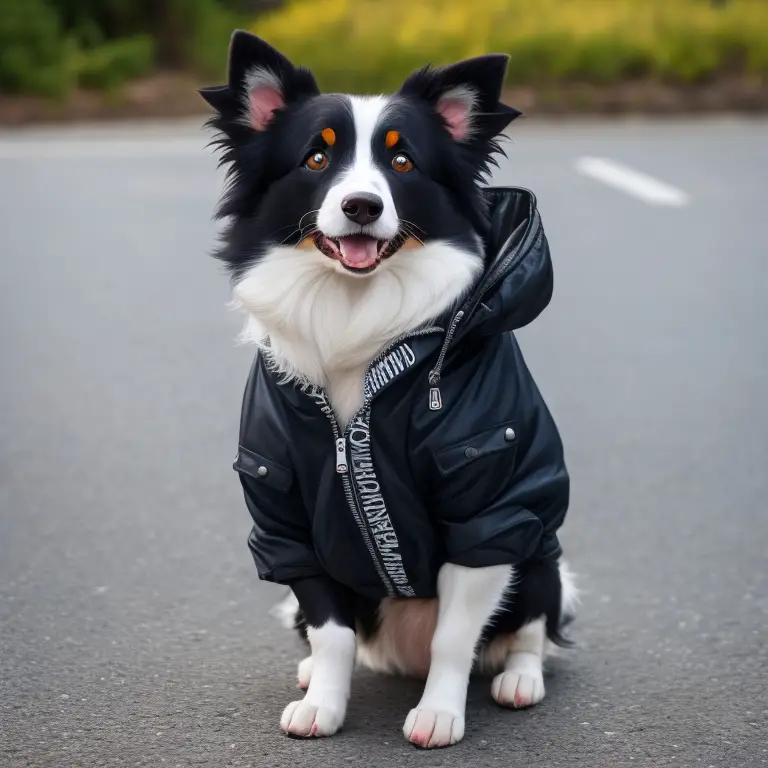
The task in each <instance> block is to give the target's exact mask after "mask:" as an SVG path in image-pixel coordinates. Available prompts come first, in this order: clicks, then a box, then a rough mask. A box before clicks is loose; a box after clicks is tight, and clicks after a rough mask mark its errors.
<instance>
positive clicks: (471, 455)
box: [464, 447, 480, 459]
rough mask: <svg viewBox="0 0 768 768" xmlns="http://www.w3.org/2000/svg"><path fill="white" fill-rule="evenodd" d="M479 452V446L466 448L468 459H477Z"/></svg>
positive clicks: (465, 452) (465, 453)
mask: <svg viewBox="0 0 768 768" xmlns="http://www.w3.org/2000/svg"><path fill="white" fill-rule="evenodd" d="M479 453H480V451H478V450H477V448H471V447H470V448H466V449H465V450H464V455H465V456H466V457H467V458H468V459H476V458H477V456H478V454H479Z"/></svg>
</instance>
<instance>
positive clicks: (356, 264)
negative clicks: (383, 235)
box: [312, 232, 406, 275]
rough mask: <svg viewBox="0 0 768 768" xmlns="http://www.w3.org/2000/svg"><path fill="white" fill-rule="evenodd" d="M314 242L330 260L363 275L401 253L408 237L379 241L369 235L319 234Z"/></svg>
mask: <svg viewBox="0 0 768 768" xmlns="http://www.w3.org/2000/svg"><path fill="white" fill-rule="evenodd" d="M312 241H313V242H314V244H315V247H316V248H317V250H318V251H320V252H321V253H322V254H324V255H325V256H327V257H328V258H329V259H335V260H336V261H338V262H339V264H341V266H342V267H344V269H347V270H349V271H350V272H354V273H356V274H359V275H361V274H366V273H368V272H373V270H374V269H376V267H378V266H379V264H380V263H381V261H382V260H383V259H388V258H389V257H390V256H392V254H394V253H396V252H397V251H399V250H400V248H401V247H402V245H403V244H404V243H405V241H406V237H405V236H404V235H400V234H398V235H396V236H395V237H393V238H392V239H391V240H377V239H376V238H375V237H369V236H368V235H345V236H344V237H328V236H327V235H324V234H323V233H322V232H317V233H315V235H313V237H312Z"/></svg>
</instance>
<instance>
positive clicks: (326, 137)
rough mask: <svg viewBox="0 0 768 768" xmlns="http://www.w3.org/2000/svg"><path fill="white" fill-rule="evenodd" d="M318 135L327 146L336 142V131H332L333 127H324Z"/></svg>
mask: <svg viewBox="0 0 768 768" xmlns="http://www.w3.org/2000/svg"><path fill="white" fill-rule="evenodd" d="M320 135H321V136H322V137H323V141H324V142H325V143H326V144H327V145H328V146H329V147H332V146H333V145H334V144H335V143H336V131H334V130H333V128H325V129H324V130H323V131H321V133H320Z"/></svg>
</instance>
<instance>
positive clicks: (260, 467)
mask: <svg viewBox="0 0 768 768" xmlns="http://www.w3.org/2000/svg"><path fill="white" fill-rule="evenodd" d="M232 467H233V469H234V470H235V471H236V472H240V473H242V474H244V475H248V476H249V477H252V478H253V479H254V480H256V482H257V483H263V484H264V485H266V486H269V487H270V488H274V489H275V490H276V491H287V490H288V489H289V488H290V487H291V484H292V483H293V470H291V469H288V468H287V467H284V466H282V465H281V464H278V463H277V462H274V461H272V460H271V459H268V458H267V457H266V456H262V455H261V454H260V453H256V451H251V450H249V449H248V448H243V446H242V445H240V446H238V448H237V456H236V457H235V463H234V464H233V465H232Z"/></svg>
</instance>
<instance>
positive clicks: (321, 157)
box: [304, 152, 328, 171]
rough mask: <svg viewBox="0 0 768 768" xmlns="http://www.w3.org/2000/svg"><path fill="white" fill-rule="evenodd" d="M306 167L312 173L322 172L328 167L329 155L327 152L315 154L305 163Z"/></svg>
mask: <svg viewBox="0 0 768 768" xmlns="http://www.w3.org/2000/svg"><path fill="white" fill-rule="evenodd" d="M304 165H306V166H307V168H309V169H310V170H311V171H322V170H323V168H325V166H326V165H328V155H326V154H325V152H313V153H312V154H311V155H310V156H309V157H308V158H307V159H306V160H305V161H304Z"/></svg>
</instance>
